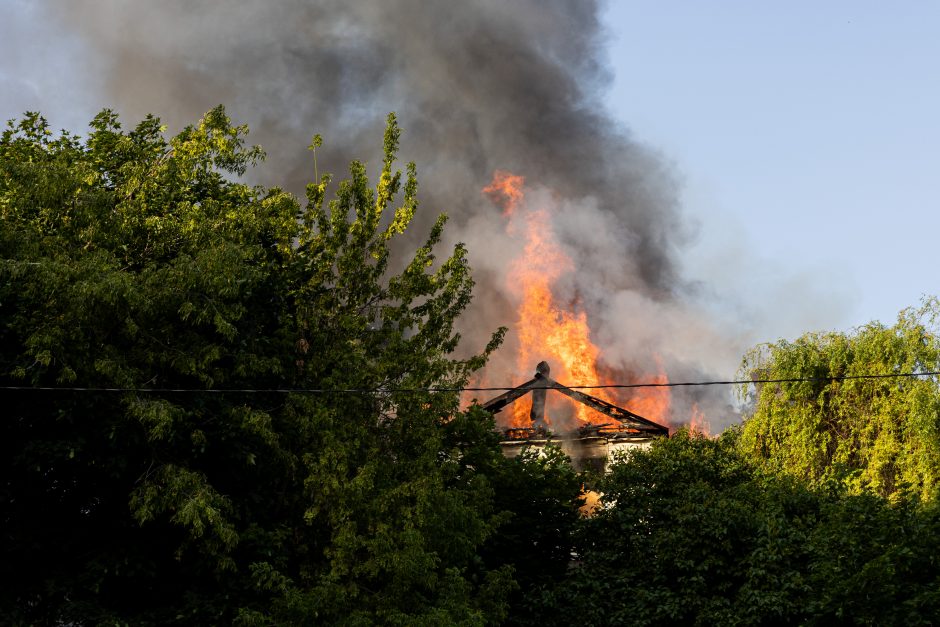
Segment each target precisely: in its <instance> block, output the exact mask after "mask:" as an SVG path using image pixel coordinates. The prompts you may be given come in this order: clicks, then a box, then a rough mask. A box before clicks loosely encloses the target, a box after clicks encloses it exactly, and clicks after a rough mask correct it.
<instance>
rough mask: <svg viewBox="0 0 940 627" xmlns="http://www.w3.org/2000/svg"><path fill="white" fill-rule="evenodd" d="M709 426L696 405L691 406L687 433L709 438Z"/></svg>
mask: <svg viewBox="0 0 940 627" xmlns="http://www.w3.org/2000/svg"><path fill="white" fill-rule="evenodd" d="M709 427H710V425H709V424H708V420H707V419H706V418H705V414H704V413H703V412H702V410H701V409H699V407H698V404H697V403H696V404H693V405H692V417H691V418H690V419H689V433H697V434H699V435H704V436H708V437H711V431H710V429H709Z"/></svg>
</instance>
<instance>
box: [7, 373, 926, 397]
mask: <svg viewBox="0 0 940 627" xmlns="http://www.w3.org/2000/svg"><path fill="white" fill-rule="evenodd" d="M933 376H940V371H925V372H891V373H886V374H851V375H838V376H832V377H788V378H781V379H740V380H728V381H682V382H677V383H671V382H665V383H621V384H606V385H566V386H565V387H566V388H568V389H571V390H614V389H634V388H678V387H704V386H713V385H753V384H765V383H820V382H832V381H851V380H857V379H900V378H916V377H933ZM516 387H518V386H513V387H469V386H468V387H427V388H383V387H379V388H215V389H211V388H210V389H196V388H134V387H76V386H61V387H60V386H28V385H6V386H0V391H17V392H99V393H148V394H376V393H386V394H391V393H399V392H401V393H406V392H412V393H437V392H508V391H511V390H515V389H516ZM528 389H529V390H553V389H556V388H554V387H551V386H545V387H537V386H535V387H531V388H528Z"/></svg>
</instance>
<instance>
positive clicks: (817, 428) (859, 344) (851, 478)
mask: <svg viewBox="0 0 940 627" xmlns="http://www.w3.org/2000/svg"><path fill="white" fill-rule="evenodd" d="M938 325H940V301H938V300H937V299H936V298H929V299H925V301H924V303H923V305H922V306H921V307H919V308H916V309H908V310H905V311H903V312H901V314H900V315H899V316H898V320H897V323H896V324H895V325H894V326H890V327H888V326H884V325H882V324H878V323H872V324H869V325H867V326H864V327H861V328H859V329H856V330H855V331H853V332H851V333H821V334H820V333H809V334H806V335H804V336H802V337H801V338H799V339H797V340H796V341H794V342H787V341H780V342H777V343H775V344H767V345H763V346H759V347H757V348H756V349H754V350H753V351H751V352H750V353H748V354H747V355H746V356H745V358H744V364H743V367H742V372H743V374H744V375H745V376H751V377H755V378H760V379H810V380H808V381H795V382H786V381H785V382H782V383H768V384H759V385H758V386H757V387H756V389H754V390H752V391H751V393H752V394H753V398H752V399H751V400H752V401H753V408H752V411H751V412H750V415H748V416H747V418H746V420H745V423H744V429H743V431H742V436H741V446H742V447H743V450H745V451H747V452H748V454H749V455H750V456H751V457H752V458H753V459H755V460H757V461H759V462H760V463H761V464H762V465H764V466H765V467H766V468H767V469H769V470H772V471H774V472H778V471H780V472H785V473H789V474H792V475H794V476H797V477H801V478H805V479H809V480H811V481H813V482H816V483H824V482H827V481H830V480H838V481H844V482H846V483H847V484H848V485H849V486H851V487H852V488H853V489H854V490H856V491H859V490H871V491H874V492H875V493H877V494H880V495H882V496H890V495H892V494H896V493H898V492H899V491H902V490H910V491H913V492H914V493H915V494H917V495H919V496H920V497H921V498H923V499H931V498H936V497H937V496H938V490H940V378H938V377H937V375H930V376H918V377H912V378H893V377H886V378H853V377H859V376H867V375H896V374H907V373H915V374H916V373H924V372H938V371H940V327H938ZM843 377H846V378H843Z"/></svg>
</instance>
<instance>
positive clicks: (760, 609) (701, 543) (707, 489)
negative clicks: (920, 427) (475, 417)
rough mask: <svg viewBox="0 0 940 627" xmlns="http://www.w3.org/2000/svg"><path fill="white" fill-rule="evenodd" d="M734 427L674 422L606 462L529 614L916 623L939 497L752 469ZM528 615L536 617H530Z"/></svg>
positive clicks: (928, 580)
mask: <svg viewBox="0 0 940 627" xmlns="http://www.w3.org/2000/svg"><path fill="white" fill-rule="evenodd" d="M738 437H739V434H738V433H737V432H736V431H734V430H731V431H728V432H726V433H725V434H724V435H722V436H721V437H720V438H718V439H716V440H711V439H708V438H705V437H702V436H693V435H689V434H688V433H687V432H684V431H680V432H679V433H677V434H676V435H674V436H673V437H672V438H670V439H660V440H657V441H656V442H654V443H653V445H652V447H651V448H650V449H649V450H645V451H642V450H641V451H637V452H635V453H633V454H632V455H630V456H629V457H628V458H625V459H623V460H621V461H620V462H619V463H617V464H614V466H613V470H612V472H611V474H610V475H609V476H608V477H607V478H606V479H605V481H604V482H603V484H602V489H603V491H604V494H605V497H604V499H605V502H606V504H607V505H606V507H605V508H604V509H602V510H601V511H600V512H599V513H598V514H597V515H595V516H594V518H592V519H591V520H589V521H587V522H586V524H585V525H584V526H583V528H582V529H581V530H580V533H579V541H578V542H577V544H576V546H577V553H578V555H579V558H580V559H579V561H578V563H577V566H576V567H575V568H573V569H572V570H571V572H570V574H569V576H568V577H566V578H565V579H564V580H562V581H561V582H560V583H559V584H558V585H557V586H556V587H555V588H554V590H552V591H551V592H550V593H547V594H545V595H544V596H543V601H544V604H543V606H542V612H543V613H542V616H541V617H540V620H541V622H542V623H543V624H548V623H549V622H550V621H555V624H586V625H601V624H603V625H768V624H809V625H832V624H865V625H930V624H935V623H936V622H937V621H938V620H940V592H938V591H940V565H938V562H937V558H936V556H937V555H938V554H940V508H938V507H937V505H936V504H935V503H933V504H930V505H929V506H922V505H920V504H919V503H918V502H917V501H916V499H910V498H907V497H899V498H898V499H896V502H894V503H893V504H892V503H891V502H889V501H888V500H886V499H883V498H881V497H879V496H876V495H873V494H870V493H866V494H859V495H853V494H849V493H847V492H846V491H845V490H844V489H843V488H842V487H840V486H829V487H828V488H811V487H809V486H807V484H806V483H804V482H802V481H799V480H797V479H794V478H793V477H790V476H786V475H784V476H779V475H772V474H767V473H765V472H763V471H762V470H761V469H760V468H759V467H758V466H757V465H756V464H755V463H754V462H753V461H751V460H750V459H748V458H747V457H746V456H744V455H743V454H742V453H741V452H740V449H739V445H738V442H737V440H738ZM532 622H538V621H532Z"/></svg>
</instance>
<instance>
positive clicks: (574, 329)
mask: <svg viewBox="0 0 940 627" xmlns="http://www.w3.org/2000/svg"><path fill="white" fill-rule="evenodd" d="M524 184H525V180H524V178H523V177H521V176H518V175H516V174H512V173H510V172H505V171H497V172H496V173H495V174H494V176H493V181H492V183H491V184H490V185H488V186H487V187H485V188H484V190H483V191H484V192H485V193H487V194H488V195H489V196H490V198H491V199H492V200H493V201H494V202H495V203H497V204H498V205H500V206H501V207H502V209H503V215H504V216H505V217H506V218H507V219H508V220H509V222H508V225H507V231H508V233H509V234H510V235H517V236H521V238H522V239H523V241H524V244H523V246H522V254H521V255H520V256H519V257H518V258H516V259H515V260H514V261H513V262H512V264H511V266H510V269H509V274H508V277H507V280H508V282H509V285H510V291H511V292H512V293H515V294H517V295H518V297H519V304H518V306H517V310H516V312H517V319H516V323H515V325H514V330H515V331H516V332H517V334H518V343H519V349H518V352H517V354H516V366H517V371H518V372H520V373H526V374H528V373H531V372H532V370H533V368H534V366H535V364H536V363H537V362H539V361H542V360H543V359H544V360H546V361H548V363H549V364H550V366H551V368H552V373H551V377H552V378H554V379H556V380H558V381H561V382H562V383H566V384H569V385H584V386H593V385H603V384H609V383H612V381H608V380H603V379H602V377H601V376H600V374H599V373H598V362H599V360H600V358H601V351H600V349H599V348H598V347H597V346H596V345H595V344H594V343H593V342H592V341H591V338H590V335H591V331H590V328H589V326H588V321H587V315H586V313H585V312H584V311H578V310H575V311H571V310H570V309H568V308H563V307H561V306H560V305H559V303H558V302H557V300H556V298H555V296H554V294H553V292H552V286H553V285H554V283H555V282H556V281H557V279H558V278H559V277H561V276H562V275H563V274H564V273H566V272H571V271H572V270H574V264H573V262H572V260H571V258H570V257H569V256H568V255H567V254H565V252H564V251H563V250H562V248H561V246H560V245H559V244H558V241H557V240H556V238H555V233H554V229H553V227H552V221H551V215H550V213H549V212H548V210H546V209H545V208H542V207H530V206H528V205H526V204H525V203H524V200H525V192H524V190H523V186H524ZM659 370H660V372H659V374H658V375H657V376H656V378H655V382H665V381H667V379H666V375H665V373H664V372H662V367H661V366H660V367H659ZM585 391H586V392H587V393H589V394H591V395H592V396H596V397H598V398H600V399H603V400H605V401H608V402H611V403H615V404H616V403H618V402H622V399H617V398H614V395H613V394H612V393H611V391H610V390H605V389H595V390H585ZM558 397H560V395H558V394H549V396H548V399H547V400H548V403H547V408H546V409H547V411H546V421H547V422H548V423H549V424H550V425H551V423H552V417H553V415H555V416H556V417H557V416H559V415H563V414H565V413H566V412H565V408H564V405H563V404H564V403H569V407H570V403H571V401H569V400H568V399H563V398H558ZM629 403H630V405H629V408H630V409H631V411H635V412H636V413H638V414H640V415H642V416H644V417H647V418H649V419H651V420H654V421H657V422H662V421H664V420H665V418H666V417H667V415H668V412H669V392H668V389H666V388H639V389H636V390H634V391H633V393H632V394H630V395H629ZM511 410H512V415H511V417H510V420H509V424H508V425H506V426H509V427H527V426H530V424H531V423H530V420H529V407H528V406H527V404H524V403H515V404H513V405H512V406H511ZM568 411H569V412H570V409H569V410H568ZM575 417H576V419H577V421H578V423H579V424H585V423H594V424H603V423H608V422H610V419H609V418H608V417H607V416H603V415H600V414H598V413H597V412H595V411H593V410H592V409H590V408H589V407H587V406H585V405H581V404H580V403H578V404H576V406H575ZM556 426H557V424H556Z"/></svg>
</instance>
